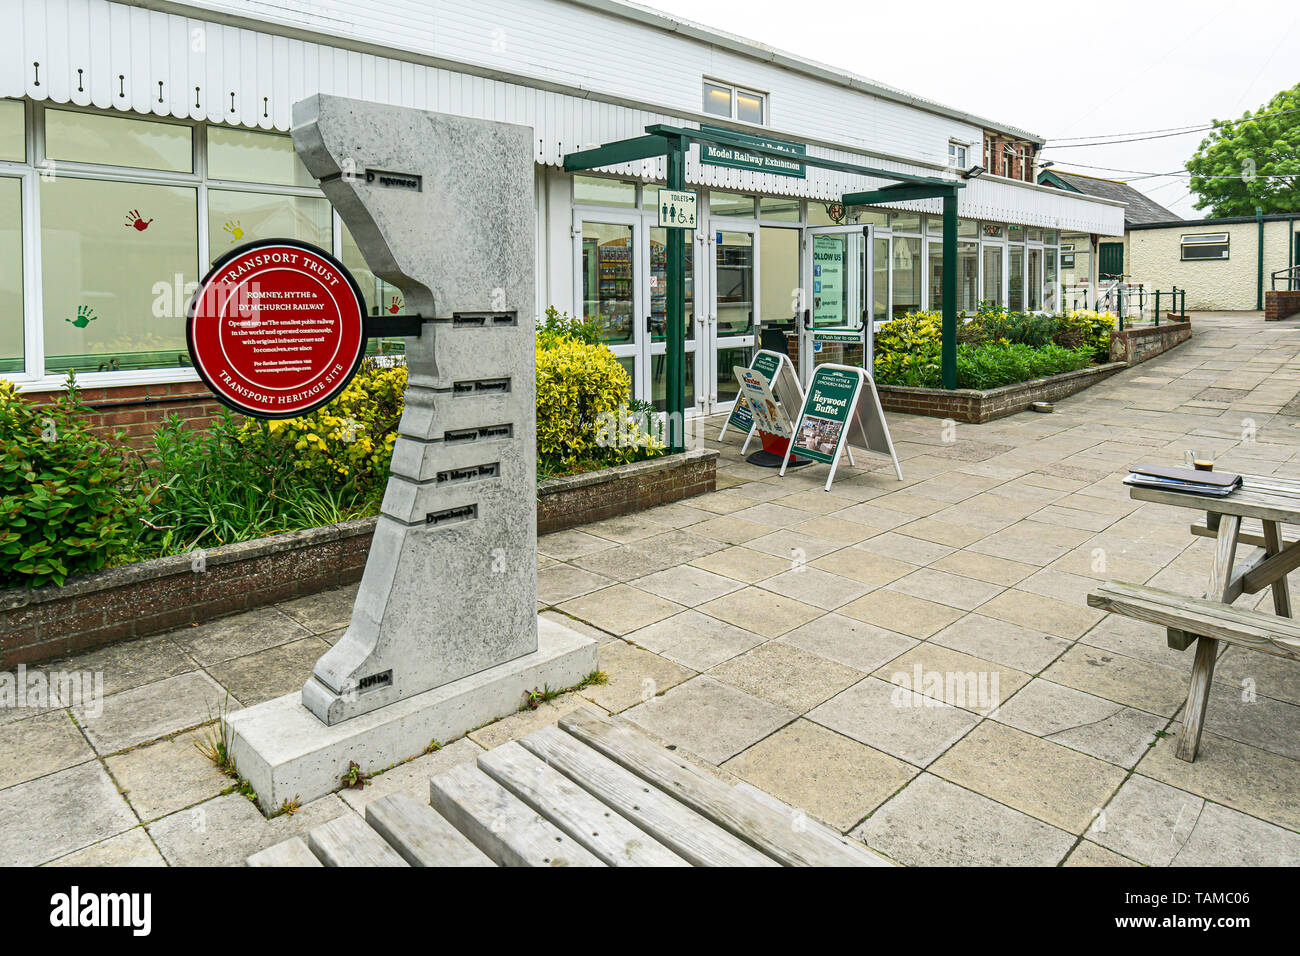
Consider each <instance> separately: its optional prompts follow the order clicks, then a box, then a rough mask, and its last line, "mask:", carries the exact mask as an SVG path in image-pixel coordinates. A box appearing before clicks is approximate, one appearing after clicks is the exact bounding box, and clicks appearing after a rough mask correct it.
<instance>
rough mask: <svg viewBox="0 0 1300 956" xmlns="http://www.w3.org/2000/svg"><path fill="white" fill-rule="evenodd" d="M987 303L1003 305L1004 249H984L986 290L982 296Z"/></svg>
mask: <svg viewBox="0 0 1300 956" xmlns="http://www.w3.org/2000/svg"><path fill="white" fill-rule="evenodd" d="M980 298H981V300H983V301H985V302H992V303H993V304H994V305H1002V304H1003V303H1002V247H1001V246H985V247H984V290H983V294H982V295H981V296H980Z"/></svg>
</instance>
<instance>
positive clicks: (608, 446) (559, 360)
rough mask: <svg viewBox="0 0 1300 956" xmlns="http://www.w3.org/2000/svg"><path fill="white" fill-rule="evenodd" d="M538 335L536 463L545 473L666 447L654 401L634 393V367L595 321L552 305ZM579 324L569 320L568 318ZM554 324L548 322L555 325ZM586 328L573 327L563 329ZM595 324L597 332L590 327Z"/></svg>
mask: <svg viewBox="0 0 1300 956" xmlns="http://www.w3.org/2000/svg"><path fill="white" fill-rule="evenodd" d="M546 315H547V325H544V326H543V330H542V331H540V332H539V333H538V336H537V464H538V474H539V475H541V476H555V475H561V474H568V473H571V472H574V471H586V470H590V469H592V468H596V467H600V466H602V465H610V464H622V463H625V462H631V461H640V460H641V459H644V458H651V457H654V456H656V455H661V454H663V452H664V446H663V442H662V440H661V439H660V437H659V436H658V434H657V432H655V431H654V430H652V429H651V428H649V427H647V426H650V425H652V416H653V406H650V405H648V404H647V403H645V402H635V401H632V398H631V395H632V385H631V381H630V380H629V379H628V374H627V369H625V368H624V367H623V365H622V364H621V363H620V362H619V360H618V359H617V358H615V357H614V353H612V352H611V351H610V350H609V349H607V348H606V347H605V346H604V345H601V344H599V342H598V341H597V340H596V338H595V334H594V327H592V326H591V325H590V323H581V322H578V320H575V319H570V318H569V317H568V316H561V315H559V314H558V313H557V312H556V311H555V309H553V308H551V309H547V310H546ZM566 321H567V322H569V323H575V322H578V325H576V326H574V325H568V326H566V325H565V324H564V323H565V322H566ZM548 326H549V328H548ZM566 328H569V329H575V328H576V329H579V334H577V335H569V334H568V332H566V331H564V329H566ZM588 332H590V333H591V334H590V335H588Z"/></svg>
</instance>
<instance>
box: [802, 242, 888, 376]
mask: <svg viewBox="0 0 1300 956" xmlns="http://www.w3.org/2000/svg"><path fill="white" fill-rule="evenodd" d="M871 239H872V236H871V227H870V226H856V225H855V226H817V227H813V228H809V229H806V230H804V242H803V255H804V268H803V275H804V304H805V311H804V313H803V316H802V321H801V322H800V329H799V378H800V379H801V380H802V381H803V382H804V383H805V384H807V382H808V381H809V380H810V379H811V378H812V371H813V369H814V368H815V367H816V366H818V365H821V364H822V363H824V362H833V363H835V364H839V365H856V366H859V367H861V366H862V365H863V362H864V355H863V324H864V323H863V319H864V316H865V315H866V310H867V309H869V308H871V303H872V294H871V279H872V272H873V269H872V260H873V251H874V250H873V248H872V242H871Z"/></svg>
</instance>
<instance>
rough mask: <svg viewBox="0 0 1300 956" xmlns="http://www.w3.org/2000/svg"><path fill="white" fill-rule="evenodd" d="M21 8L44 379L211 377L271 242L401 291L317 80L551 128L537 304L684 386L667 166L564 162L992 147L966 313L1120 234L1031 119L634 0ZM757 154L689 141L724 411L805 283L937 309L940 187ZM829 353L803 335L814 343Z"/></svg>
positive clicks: (923, 169) (696, 402)
mask: <svg viewBox="0 0 1300 956" xmlns="http://www.w3.org/2000/svg"><path fill="white" fill-rule="evenodd" d="M0 12H2V13H3V16H4V20H5V22H6V23H7V24H8V27H7V29H6V30H5V31H4V34H3V36H2V37H0V47H2V48H3V54H4V55H3V56H2V57H0V96H3V97H6V98H7V99H6V100H4V101H3V102H0V375H3V376H4V377H7V378H10V379H12V380H14V381H16V382H18V383H19V384H20V386H21V387H22V388H23V389H25V390H29V391H40V390H50V389H55V388H58V387H59V386H60V385H61V384H62V383H63V381H64V377H65V375H66V372H67V370H68V369H76V370H77V371H78V376H79V380H80V381H81V383H82V384H83V385H85V386H91V387H98V388H108V389H113V390H116V389H117V388H118V387H121V388H123V389H131V390H132V391H124V392H121V393H116V392H111V393H108V392H106V393H103V394H105V395H111V394H121V395H123V396H133V395H141V394H145V395H146V397H145V398H143V399H139V401H159V399H157V398H154V399H149V398H148V397H147V396H148V395H152V394H154V393H156V392H158V391H159V390H158V389H157V388H154V387H153V386H158V385H163V384H169V383H185V382H197V376H196V375H195V374H194V372H193V370H192V369H191V368H190V367H189V364H188V362H189V360H188V356H187V353H186V346H185V333H184V318H183V315H184V307H185V302H186V299H187V291H186V290H187V289H188V288H192V284H193V283H194V282H196V280H197V279H198V278H199V277H200V276H201V275H202V274H203V273H204V272H206V271H207V268H208V266H209V265H210V263H211V262H212V261H213V260H214V259H215V258H217V257H218V256H219V255H221V254H222V253H223V252H225V251H227V250H228V249H230V248H231V247H232V246H233V245H235V244H238V243H239V242H242V241H247V240H251V239H258V238H267V237H294V238H298V239H302V240H305V241H309V242H312V243H315V244H317V245H319V246H321V247H323V248H325V249H330V250H332V251H333V252H334V253H335V255H337V256H338V257H339V258H341V259H342V260H343V262H344V263H345V264H346V265H347V266H349V267H350V268H351V269H352V270H353V271H354V273H355V274H356V275H357V278H358V281H360V282H361V284H362V288H363V289H364V290H365V292H366V296H367V299H368V302H369V305H370V309H371V311H372V312H375V313H378V312H379V311H380V310H383V311H388V312H397V311H401V308H402V304H401V302H400V295H398V294H397V293H396V291H395V290H393V289H391V288H385V287H384V285H383V283H381V282H378V281H377V280H375V279H374V277H373V276H371V275H370V274H369V273H368V272H367V271H366V269H365V264H364V262H363V261H362V260H361V259H360V256H359V255H358V253H357V250H356V247H355V245H354V244H353V243H352V241H351V238H350V237H349V236H348V234H347V232H346V230H345V229H344V228H343V227H342V224H341V223H340V222H339V220H338V217H337V216H336V215H335V214H334V213H333V212H332V210H331V209H330V207H329V205H328V203H327V202H326V201H325V200H324V198H323V197H322V196H321V194H320V192H319V190H318V189H317V188H316V185H315V183H314V182H313V181H312V180H311V179H310V177H308V176H307V175H306V174H305V172H304V170H303V169H302V167H301V165H300V164H299V163H298V162H297V160H296V158H295V156H294V155H293V150H292V145H291V142H290V139H289V137H288V136H287V131H288V128H289V122H290V109H291V106H292V104H293V103H294V102H295V101H296V100H298V99H300V98H302V97H304V96H307V95H309V94H312V93H315V92H325V93H332V94H337V95H343V96H351V97H357V98H360V99H369V100H375V101H377V102H385V103H396V104H400V105H405V106H413V107H418V108H421V109H429V110H438V111H445V112H450V113H457V114H462V115H468V116H476V117H482V118H486V119H495V120H504V121H507V122H512V123H520V124H523V125H527V126H531V127H532V128H533V129H534V131H535V144H536V145H535V157H534V158H535V160H536V164H537V165H536V197H537V231H538V246H537V248H538V277H539V278H538V288H537V301H536V306H537V310H538V313H539V314H540V313H541V312H542V311H544V310H545V309H546V308H547V307H548V306H554V307H555V308H557V309H559V310H561V311H565V312H569V313H572V314H588V315H595V316H599V319H600V322H601V325H602V327H603V328H604V329H605V331H606V334H607V337H608V343H609V345H610V347H611V348H612V349H613V350H614V351H615V353H616V354H617V355H618V356H619V357H620V358H621V360H622V361H623V362H624V364H625V365H626V366H627V367H628V369H629V371H630V372H631V374H632V377H633V383H634V387H635V391H636V394H637V395H638V396H639V397H646V398H658V397H660V396H661V395H662V390H663V376H664V362H663V360H662V358H661V356H662V354H663V350H664V334H663V332H664V321H663V319H664V308H663V295H662V293H663V288H664V284H665V283H664V267H663V250H664V233H663V230H661V229H659V228H658V227H657V226H656V224H655V201H654V200H655V192H656V189H657V186H656V184H662V182H663V180H664V175H665V168H664V160H662V159H656V160H646V161H638V162H634V163H630V164H626V165H624V166H619V167H615V168H609V169H605V170H601V171H600V172H601V175H590V174H583V175H570V174H567V173H565V172H564V171H563V161H564V156H565V155H566V154H567V153H571V152H574V151H577V150H580V149H583V148H586V147H591V146H595V145H599V144H602V143H607V142H611V141H615V140H620V139H626V138H630V137H633V136H637V135H640V134H641V133H642V132H643V130H644V128H645V127H646V126H647V125H649V124H652V123H667V124H672V125H676V126H699V125H701V124H712V125H717V126H723V127H727V128H729V129H732V130H736V131H740V132H743V133H747V134H752V135H754V136H756V137H761V138H762V139H764V140H765V141H773V140H775V141H779V142H781V143H786V144H792V148H794V149H795V150H796V151H797V149H798V148H803V149H806V153H807V155H808V156H810V157H825V158H831V159H838V160H841V161H843V162H848V163H855V164H863V165H869V166H874V167H876V168H880V169H885V170H894V171H899V172H904V173H912V174H918V175H928V176H935V175H939V176H953V177H956V176H958V175H960V173H961V172H962V171H969V169H970V167H973V166H977V165H978V166H981V167H984V168H986V169H988V170H990V171H989V172H986V173H985V174H984V175H982V176H978V177H977V178H971V179H970V180H969V182H968V185H967V187H966V188H964V189H963V190H961V193H960V206H959V210H960V215H961V217H962V221H961V224H960V230H959V236H960V244H959V261H958V277H959V299H958V303H959V307H960V308H964V309H971V308H973V307H974V306H975V304H976V302H977V301H979V300H983V299H992V300H995V301H998V302H1002V303H1005V304H1007V305H1009V306H1010V307H1012V308H1023V309H1053V308H1057V307H1059V304H1060V281H1059V277H1060V268H1059V245H1060V236H1061V233H1062V231H1070V232H1073V233H1083V234H1100V235H1115V234H1122V232H1123V205H1122V204H1120V203H1115V202H1111V201H1107V200H1103V199H1097V198H1095V197H1089V196H1084V195H1076V194H1071V193H1066V192H1062V191H1061V190H1059V189H1052V188H1049V187H1044V186H1040V185H1038V184H1036V183H1035V182H1033V178H1034V176H1033V173H1034V168H1033V167H1034V163H1033V156H1034V154H1035V152H1036V151H1037V149H1038V147H1039V146H1040V145H1041V142H1042V140H1041V139H1040V138H1039V137H1037V136H1034V135H1033V134H1030V133H1028V132H1025V131H1023V130H1018V129H1016V128H1014V127H1011V126H1008V125H1006V124H1003V123H999V122H995V121H993V120H989V119H984V118H981V117H978V116H973V115H969V114H966V113H963V112H961V111H959V110H955V109H950V108H948V107H945V106H942V105H940V104H938V103H934V102H930V101H927V100H924V99H921V98H919V97H915V96H912V95H910V94H907V93H904V92H902V91H900V90H897V89H892V88H889V87H885V86H881V85H879V84H877V83H875V82H873V81H870V80H866V79H863V78H861V77H857V76H853V75H849V74H845V73H842V72H840V71H838V70H835V69H832V68H829V67H826V66H822V65H820V64H817V63H814V62H811V61H808V60H804V59H801V58H799V57H795V56H791V55H788V54H784V53H781V52H779V51H776V50H773V49H771V48H769V47H766V46H763V45H761V44H758V43H754V42H752V41H748V40H743V39H741V38H739V37H736V36H732V35H730V34H726V33H722V32H719V31H715V30H711V29H706V28H704V27H700V26H697V25H695V24H691V23H687V22H683V21H679V20H674V19H672V18H669V17H667V16H664V15H662V14H659V13H657V12H655V11H652V10H650V9H647V8H645V7H639V6H633V5H630V4H626V3H623V2H620V0H476V2H475V3H472V4H469V3H463V2H453V0H427V2H423V0H386V2H378V0H336V2H332V3H328V4H324V3H315V2H311V0H195V2H166V0H149V2H147V3H144V2H142V3H138V4H131V3H117V2H109V0H0ZM745 165H746V163H745V161H744V159H743V158H741V159H740V160H739V161H737V162H736V165H735V166H726V165H715V164H712V163H710V162H708V161H705V162H702V161H701V158H700V155H699V151H698V147H694V148H693V150H692V153H691V155H690V156H689V157H688V161H687V168H686V179H687V183H688V186H689V187H691V188H695V189H697V190H698V191H699V193H700V206H701V213H700V219H701V226H700V228H698V229H696V230H695V232H694V234H693V240H692V242H691V243H690V244H689V245H688V249H689V254H690V256H691V276H690V279H689V280H688V300H689V301H688V313H689V315H688V317H687V321H688V341H687V349H688V351H689V355H688V362H687V370H686V371H687V404H688V406H692V407H694V409H695V410H696V411H698V412H711V411H716V410H718V409H719V408H720V407H725V406H726V405H727V404H728V403H729V402H730V401H731V400H732V399H733V397H734V393H735V383H734V381H733V379H732V372H731V368H732V366H733V364H737V363H741V362H746V361H747V360H748V357H749V354H750V350H752V349H753V348H754V347H755V344H756V342H757V340H758V337H759V334H760V332H761V331H764V330H766V331H768V332H769V334H770V333H771V331H772V330H776V329H786V330H788V334H789V336H790V337H791V341H792V344H801V345H808V346H811V345H812V344H813V343H812V340H811V335H812V333H811V332H809V331H807V330H804V329H803V328H802V326H803V323H802V322H795V321H794V319H795V317H796V315H797V314H798V313H799V312H800V310H801V307H802V306H803V305H804V304H805V303H808V304H809V305H810V308H811V312H812V318H813V324H814V325H821V326H850V327H861V324H862V321H863V316H864V313H865V312H866V310H867V309H868V308H870V309H871V310H872V312H873V313H874V316H875V318H876V319H877V320H883V319H885V318H887V317H889V316H891V315H898V314H902V313H904V312H907V311H910V310H914V309H918V308H922V309H923V308H929V307H933V308H938V289H939V279H940V276H941V273H942V270H941V264H940V248H941V247H940V241H939V235H938V231H939V217H938V216H937V215H935V214H936V213H937V212H938V211H939V210H938V203H937V201H920V202H913V203H899V204H895V205H894V206H891V207H890V208H888V209H885V208H881V209H864V210H849V211H848V213H847V215H846V214H845V211H844V210H843V209H842V208H841V207H839V206H838V200H839V198H840V197H841V196H842V195H843V194H844V193H846V192H852V191H862V190H866V189H871V188H875V187H878V186H882V185H886V183H885V182H883V181H879V180H878V181H872V180H869V179H865V178H863V177H857V176H852V175H848V174H843V173H837V172H830V171H826V170H822V169H818V168H816V167H812V166H807V167H804V168H802V169H799V168H798V167H796V168H794V169H787V170H786V172H787V173H796V174H794V175H790V174H784V175H778V174H775V173H772V172H760V171H756V170H754V169H752V168H737V167H744V166H745ZM994 173H1003V174H1006V175H995V174H994ZM868 225H869V226H872V227H874V228H873V229H872V231H871V233H866V232H865V230H864V228H863V227H865V226H868ZM868 235H870V236H871V239H870V241H868V239H867V236H868ZM832 247H834V249H835V250H838V252H839V253H841V254H842V256H841V257H840V258H839V260H838V261H839V262H840V263H841V265H840V266H839V268H838V271H836V270H833V269H832V270H828V272H827V274H825V275H822V274H821V270H820V269H818V268H814V267H813V264H812V254H813V250H814V249H815V248H816V249H831V248H832ZM819 258H820V257H819ZM868 303H870V305H868ZM814 351H815V350H814V348H812V347H807V348H799V353H800V356H801V358H802V359H803V361H805V362H810V361H812V356H813V354H814ZM804 373H805V374H806V373H807V369H806V368H805V369H804ZM140 386H149V387H150V388H149V390H148V392H147V393H146V392H145V390H143V389H141V388H140ZM169 391H172V392H175V391H178V390H177V389H170V390H169Z"/></svg>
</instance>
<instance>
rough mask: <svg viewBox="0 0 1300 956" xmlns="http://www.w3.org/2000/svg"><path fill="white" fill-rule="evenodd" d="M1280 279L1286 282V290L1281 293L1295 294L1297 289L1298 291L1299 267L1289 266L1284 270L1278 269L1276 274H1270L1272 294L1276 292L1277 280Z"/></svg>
mask: <svg viewBox="0 0 1300 956" xmlns="http://www.w3.org/2000/svg"><path fill="white" fill-rule="evenodd" d="M1281 277H1285V281H1286V288H1285V289H1284V290H1282V291H1284V292H1295V291H1296V290H1297V289H1300V265H1294V266H1290V267H1288V268H1286V269H1278V270H1277V271H1276V272H1274V273H1272V276H1271V278H1272V280H1273V291H1274V292H1277V291H1278V288H1277V280H1278V279H1279V278H1281Z"/></svg>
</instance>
